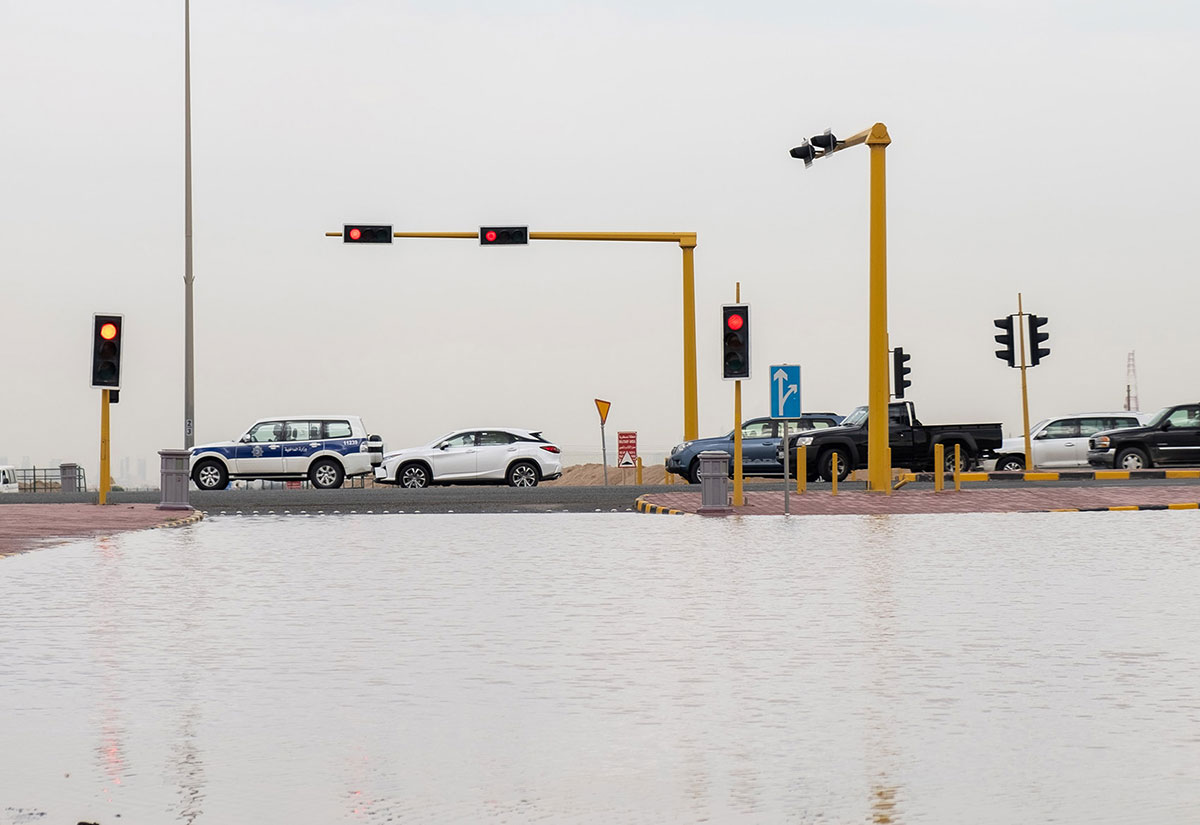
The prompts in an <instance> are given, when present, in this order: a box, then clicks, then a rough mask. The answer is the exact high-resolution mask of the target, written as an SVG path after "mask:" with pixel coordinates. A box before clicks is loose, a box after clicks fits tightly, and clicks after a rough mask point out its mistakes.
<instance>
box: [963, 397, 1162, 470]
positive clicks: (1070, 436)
mask: <svg viewBox="0 0 1200 825" xmlns="http://www.w3.org/2000/svg"><path fill="white" fill-rule="evenodd" d="M1149 418H1150V416H1149V415H1148V414H1146V413H1140V412H1137V411H1136V410H1135V411H1133V412H1130V411H1129V410H1124V411H1121V412H1096V413H1075V414H1074V415H1064V416H1061V417H1059V418H1046V419H1043V420H1041V421H1039V422H1038V423H1036V424H1034V425H1033V426H1032V427H1030V428H1029V448H1030V450H1031V451H1032V453H1033V466H1034V468H1038V469H1051V468H1056V467H1087V466H1088V455H1087V451H1088V438H1089V437H1091V436H1092V435H1093V434H1094V433H1098V432H1100V431H1101V430H1116V429H1120V428H1122V427H1140V426H1141V425H1142V424H1143V423H1145V422H1146V421H1147V420H1149ZM985 467H986V465H985ZM995 468H996V470H997V471H999V472H1012V471H1017V472H1020V471H1021V470H1024V469H1025V436H1024V435H1020V436H1017V437H1015V438H1006V439H1004V443H1003V444H1001V445H1000V449H998V450H996V467H995Z"/></svg>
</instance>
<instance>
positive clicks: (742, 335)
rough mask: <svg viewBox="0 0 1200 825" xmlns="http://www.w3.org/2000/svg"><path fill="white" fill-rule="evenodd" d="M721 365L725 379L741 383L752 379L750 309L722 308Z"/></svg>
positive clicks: (742, 306) (744, 306)
mask: <svg viewBox="0 0 1200 825" xmlns="http://www.w3.org/2000/svg"><path fill="white" fill-rule="evenodd" d="M721 346H722V351H723V354H722V357H721V364H722V369H723V370H724V375H723V377H724V378H727V379H732V380H735V381H741V380H743V379H746V378H749V377H750V307H749V306H748V305H746V304H725V305H723V306H722V307H721Z"/></svg>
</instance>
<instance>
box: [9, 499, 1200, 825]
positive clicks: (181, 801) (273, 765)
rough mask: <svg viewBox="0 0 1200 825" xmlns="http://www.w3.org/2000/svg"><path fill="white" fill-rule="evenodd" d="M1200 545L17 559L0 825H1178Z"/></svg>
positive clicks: (430, 545) (498, 521)
mask: <svg viewBox="0 0 1200 825" xmlns="http://www.w3.org/2000/svg"><path fill="white" fill-rule="evenodd" d="M1198 524H1200V517H1197V516H1196V515H1195V514H1191V513H1136V514H1129V513H1119V514H1078V515H1039V516H1028V515H1027V516H996V515H989V516H952V517H944V516H943V517H939V516H916V517H891V516H889V517H881V516H871V517H834V518H804V519H783V518H777V519H772V518H763V519H746V520H738V519H729V520H704V519H684V518H679V519H656V518H650V517H646V516H640V515H631V516H613V515H604V516H582V515H556V516H527V515H504V516H483V515H478V516H462V517H457V516H412V515H408V516H358V517H351V516H344V517H332V518H331V517H305V518H295V517H293V518H282V517H263V518H245V519H239V518H214V519H211V520H209V521H205V522H202V523H201V524H199V525H197V526H196V527H195V528H193V529H188V530H181V531H151V532H147V533H137V534H127V535H123V536H119V537H116V538H112V539H97V540H95V541H91V542H81V543H76V544H72V545H69V546H63V547H58V548H52V549H47V550H44V551H39V552H37V553H30V554H25V555H22V556H16V557H12V558H8V559H4V560H2V561H0V626H3V627H5V628H9V631H8V632H7V633H5V634H3V635H2V636H0V679H2V680H3V683H4V684H5V685H6V686H7V687H6V689H7V696H6V700H7V708H8V712H7V713H6V714H5V715H4V717H3V718H2V721H0V741H3V742H4V743H5V747H3V748H0V777H4V779H5V782H4V788H5V793H4V795H5V796H6V797H7V796H11V795H12V793H13V791H12V789H17V793H18V794H19V795H18V796H17V798H14V799H11V801H10V800H9V799H7V798H6V799H4V800H3V805H0V823H3V825H7V823H8V822H10V821H11V822H16V821H18V820H28V821H34V820H31V819H29V816H30V815H31V814H30V812H36V813H38V814H44V815H45V817H46V821H51V820H53V821H93V822H105V823H111V822H115V821H148V822H149V821H154V822H176V823H203V822H214V823H220V822H255V821H266V822H277V821H289V820H293V821H298V822H341V821H351V822H365V823H385V822H395V821H404V820H417V821H436V822H477V821H480V820H483V819H496V820H498V821H516V822H525V821H532V820H538V819H541V820H546V821H553V822H612V821H621V822H625V821H645V822H659V821H662V820H665V819H670V820H684V821H701V820H706V821H713V822H727V821H746V822H760V821H762V822H775V821H780V820H785V821H799V822H820V821H827V822H843V821H867V822H874V823H942V822H947V821H955V822H957V821H970V822H984V823H988V822H996V823H1009V822H1026V821H1028V822H1035V821H1050V820H1059V821H1086V820H1089V819H1099V820H1106V821H1116V820H1121V819H1131V818H1137V817H1139V816H1140V817H1142V818H1143V819H1144V812H1145V811H1146V810H1147V807H1146V806H1147V805H1148V804H1149V805H1150V807H1151V809H1152V810H1153V811H1154V812H1155V816H1156V818H1159V819H1171V820H1175V821H1186V820H1187V819H1188V817H1189V815H1190V814H1191V813H1194V811H1195V810H1196V806H1197V805H1198V804H1200V760H1198V759H1197V758H1196V757H1197V755H1198V745H1197V741H1196V738H1195V736H1194V733H1192V731H1193V730H1194V721H1195V720H1194V718H1193V716H1194V709H1195V708H1196V707H1198V706H1200V687H1198V686H1200V663H1198V662H1197V659H1196V657H1195V655H1194V652H1193V651H1194V638H1195V634H1196V631H1197V629H1198V628H1197V623H1196V619H1195V613H1194V606H1195V603H1196V597H1197V596H1198V595H1200V565H1198V562H1197V559H1196V556H1195V554H1194V551H1193V547H1192V545H1193V544H1194V540H1193V536H1194V535H1195V531H1196V527H1197V525H1198ZM10 743H15V746H10ZM3 806H9V807H7V808H5V807H3ZM118 814H119V815H121V819H120V820H118V819H117V818H116V817H117V815H118ZM71 817H75V819H71Z"/></svg>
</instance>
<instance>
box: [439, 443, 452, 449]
mask: <svg viewBox="0 0 1200 825" xmlns="http://www.w3.org/2000/svg"><path fill="white" fill-rule="evenodd" d="M449 447H450V442H449V441H443V442H442V443H441V444H439V445H438V446H437V448H438V449H439V450H445V449H448V448H449Z"/></svg>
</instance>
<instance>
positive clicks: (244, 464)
mask: <svg viewBox="0 0 1200 825" xmlns="http://www.w3.org/2000/svg"><path fill="white" fill-rule="evenodd" d="M382 458H383V440H382V439H381V438H380V437H379V436H377V435H371V436H369V435H367V431H366V429H365V428H364V427H363V423H362V419H361V418H359V417H358V416H356V415H294V416H279V417H276V418H260V419H259V420H258V421H255V422H254V423H253V424H251V425H250V428H249V429H248V430H246V432H245V433H243V434H242V436H241V437H240V438H238V439H237V440H236V441H222V442H219V443H216V444H203V445H201V446H199V447H193V448H192V456H191V476H192V481H194V482H195V484H196V486H197V487H199V488H200V489H201V490H223V489H224V488H225V487H227V486H228V485H229V480H230V479H231V478H240V479H293V480H294V479H307V480H308V481H309V483H311V484H312V486H313V487H318V488H320V489H331V488H334V487H341V486H342V481H343V480H345V479H346V478H347V477H348V476H361V475H367V474H368V473H370V472H371V468H372V466H373V463H375V464H377V463H378V462H379V461H381V460H382Z"/></svg>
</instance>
